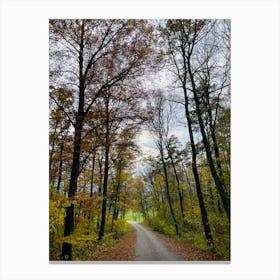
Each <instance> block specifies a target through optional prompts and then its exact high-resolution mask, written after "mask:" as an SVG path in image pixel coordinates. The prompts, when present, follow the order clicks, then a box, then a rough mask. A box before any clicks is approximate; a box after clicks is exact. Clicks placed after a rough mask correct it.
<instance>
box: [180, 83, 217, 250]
mask: <svg viewBox="0 0 280 280" xmlns="http://www.w3.org/2000/svg"><path fill="white" fill-rule="evenodd" d="M184 93H185V102H186V104H185V113H186V118H187V123H188V130H189V135H190V142H191V149H192V171H193V175H194V179H195V186H196V193H197V198H198V203H199V208H200V212H201V220H202V224H203V228H204V234H205V237H206V240H207V242H208V244H209V245H211V244H212V243H213V236H212V233H211V228H210V224H209V220H208V215H207V211H206V208H205V204H204V199H203V195H202V191H201V184H200V179H199V175H198V170H197V162H196V147H195V143H194V137H193V132H192V120H191V117H190V112H189V108H188V96H187V91H186V88H184Z"/></svg>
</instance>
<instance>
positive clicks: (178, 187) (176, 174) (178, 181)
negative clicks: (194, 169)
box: [167, 146, 186, 225]
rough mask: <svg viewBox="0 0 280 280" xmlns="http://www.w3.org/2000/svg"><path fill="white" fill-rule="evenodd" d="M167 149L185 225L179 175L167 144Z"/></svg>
mask: <svg viewBox="0 0 280 280" xmlns="http://www.w3.org/2000/svg"><path fill="white" fill-rule="evenodd" d="M167 151H168V156H169V158H170V160H171V164H172V167H173V171H174V175H175V178H176V182H177V191H178V196H179V201H180V210H181V216H182V220H183V224H184V225H185V224H186V221H185V213H184V199H183V195H182V192H181V190H180V180H179V176H178V173H177V170H176V166H175V163H174V160H173V157H172V155H171V154H170V151H169V147H168V146H167Z"/></svg>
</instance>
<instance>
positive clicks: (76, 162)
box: [62, 21, 85, 260]
mask: <svg viewBox="0 0 280 280" xmlns="http://www.w3.org/2000/svg"><path fill="white" fill-rule="evenodd" d="M84 28H85V26H84V21H82V26H81V36H80V50H79V107H78V112H77V117H76V123H75V126H74V129H75V132H74V151H73V160H72V167H71V176H70V184H69V191H68V197H69V198H72V197H74V196H75V195H76V191H77V179H78V176H79V170H80V153H81V144H82V130H83V123H84V116H85V112H84V103H85V80H84V75H83V67H84ZM74 212H75V208H74V204H71V206H70V207H67V209H66V217H65V222H64V236H65V237H67V236H69V235H70V234H71V233H72V232H73V231H74V214H75V213H74ZM62 259H63V260H72V244H70V243H67V242H64V243H63V245H62Z"/></svg>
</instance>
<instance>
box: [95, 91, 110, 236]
mask: <svg viewBox="0 0 280 280" xmlns="http://www.w3.org/2000/svg"><path fill="white" fill-rule="evenodd" d="M109 121H110V120H109V96H108V97H107V98H106V140H105V163H104V180H103V193H102V195H103V200H102V213H101V224H100V230H99V237H98V239H99V240H101V239H102V238H103V236H104V230H105V222H106V210H107V209H106V208H107V187H108V176H109V151H110V143H109V140H110V139H109V137H110V135H109V134H110V127H109Z"/></svg>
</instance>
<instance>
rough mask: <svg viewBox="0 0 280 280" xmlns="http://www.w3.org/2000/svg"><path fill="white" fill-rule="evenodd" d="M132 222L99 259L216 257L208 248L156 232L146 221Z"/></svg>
mask: <svg viewBox="0 0 280 280" xmlns="http://www.w3.org/2000/svg"><path fill="white" fill-rule="evenodd" d="M131 224H132V226H131V227H130V228H129V231H128V233H127V234H126V235H125V236H123V237H122V238H121V239H120V240H119V242H118V243H117V244H115V245H114V246H113V247H111V248H108V249H107V250H106V251H104V252H102V254H100V255H99V256H98V260H99V261H217V260H219V259H218V258H217V257H215V256H214V255H212V254H210V253H208V252H205V251H203V250H200V249H197V248H195V247H194V246H192V245H190V244H186V243H184V242H182V241H179V240H176V239H174V238H171V237H168V236H166V235H165V234H162V233H159V232H156V231H154V230H152V229H151V228H150V227H148V226H147V225H145V224H139V223H136V222H132V223H131Z"/></svg>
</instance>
